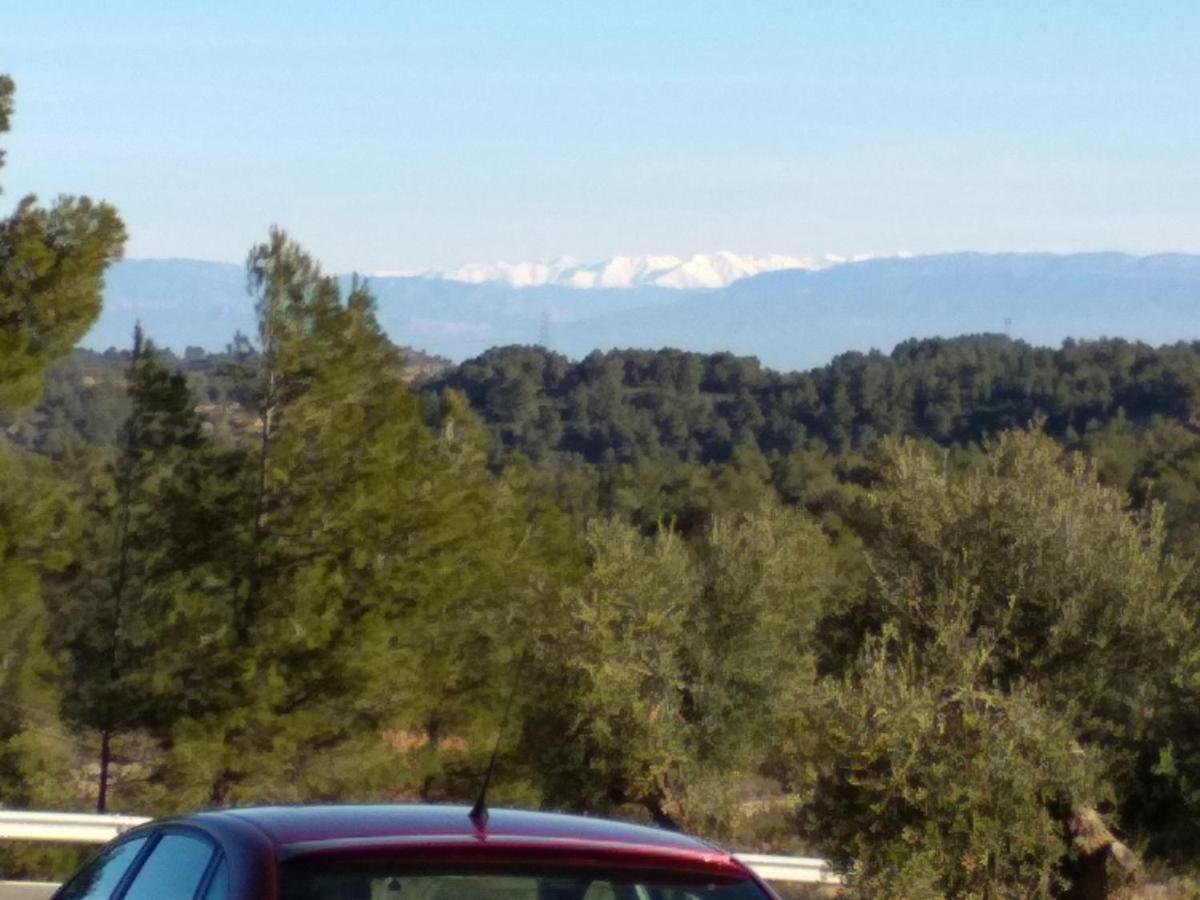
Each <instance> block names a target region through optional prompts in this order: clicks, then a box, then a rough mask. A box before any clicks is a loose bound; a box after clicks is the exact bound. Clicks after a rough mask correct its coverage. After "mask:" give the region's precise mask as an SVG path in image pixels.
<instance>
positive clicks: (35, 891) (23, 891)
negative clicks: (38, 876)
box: [0, 881, 58, 900]
mask: <svg viewBox="0 0 1200 900" xmlns="http://www.w3.org/2000/svg"><path fill="white" fill-rule="evenodd" d="M57 890H58V885H57V884H54V883H53V882H49V881H0V900H48V898H49V897H51V896H53V894H54V892H55V891H57Z"/></svg>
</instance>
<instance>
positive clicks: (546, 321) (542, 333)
mask: <svg viewBox="0 0 1200 900" xmlns="http://www.w3.org/2000/svg"><path fill="white" fill-rule="evenodd" d="M538 346H540V347H542V348H543V349H545V350H549V349H550V311H549V310H546V311H545V312H543V313H542V327H541V328H539V329H538Z"/></svg>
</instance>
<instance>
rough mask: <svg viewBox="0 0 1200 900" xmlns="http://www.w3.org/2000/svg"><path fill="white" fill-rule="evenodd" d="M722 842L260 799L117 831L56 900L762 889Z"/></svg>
mask: <svg viewBox="0 0 1200 900" xmlns="http://www.w3.org/2000/svg"><path fill="white" fill-rule="evenodd" d="M773 896H774V895H773V894H772V893H771V891H770V890H769V889H768V888H767V887H766V886H765V885H764V884H763V883H762V882H761V881H760V880H759V879H758V878H757V877H755V875H754V874H753V873H752V872H751V871H750V870H749V869H748V868H746V867H745V866H744V865H742V863H740V862H738V860H736V859H734V858H733V857H732V856H730V855H729V854H728V853H727V852H725V851H724V850H721V849H719V848H717V847H714V846H712V845H711V844H707V843H705V842H704V841H701V840H697V839H696V838H692V837H687V836H684V835H681V834H676V833H673V832H667V831H660V830H657V829H653V828H643V827H640V826H636V825H626V824H621V823H618V822H611V821H607V820H603V819H592V818H585V817H582V816H566V815H553V814H548V813H532V812H516V811H510V810H494V811H492V812H491V813H490V814H489V815H488V816H486V817H483V818H482V819H481V818H479V817H476V819H472V818H471V816H470V814H469V812H468V810H467V809H466V808H465V807H449V806H328V807H263V808H253V809H237V810H226V811H221V812H204V813H196V814H194V815H189V816H183V817H180V818H176V819H163V820H160V821H156V822H151V823H149V824H147V825H143V826H140V827H138V828H136V829H133V830H131V831H128V832H126V833H125V834H123V835H121V837H119V838H118V839H117V840H115V841H113V842H112V843H111V844H109V845H108V846H107V847H106V848H105V849H104V850H103V851H102V852H101V853H100V854H99V855H98V856H97V857H96V858H95V859H93V860H92V861H91V862H90V863H89V864H88V865H86V866H85V867H84V868H83V869H81V870H80V871H79V872H78V873H77V874H76V875H75V876H74V877H72V878H71V879H70V880H69V881H67V882H66V883H65V884H64V885H63V886H62V887H61V888H60V889H59V890H58V892H57V893H56V894H55V895H54V897H55V898H57V900H83V898H97V900H101V898H103V900H773Z"/></svg>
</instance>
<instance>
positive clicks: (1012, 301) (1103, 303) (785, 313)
mask: <svg viewBox="0 0 1200 900" xmlns="http://www.w3.org/2000/svg"><path fill="white" fill-rule="evenodd" d="M785 261H786V262H785ZM739 273H742V274H739ZM710 281H711V282H712V283H711V284H709V282H710ZM370 282H371V286H372V288H373V290H374V293H375V295H376V296H377V297H378V299H379V317H380V321H381V322H382V324H383V325H384V327H385V328H386V329H387V331H388V334H389V335H390V336H391V337H392V339H393V340H395V341H396V342H397V343H399V344H405V345H410V346H414V347H418V348H421V349H424V350H426V351H428V352H431V353H437V354H440V355H443V356H446V357H449V358H450V359H452V360H461V359H465V358H469V357H471V356H475V355H477V354H478V353H480V352H482V351H483V350H485V349H486V348H488V347H491V346H495V345H500V344H512V343H516V344H533V343H542V342H546V343H548V344H549V345H550V346H551V347H552V348H553V349H555V350H557V351H559V352H562V353H565V354H567V355H569V356H573V357H579V356H583V355H585V354H586V353H588V352H590V351H591V350H593V349H597V348H600V349H608V348H611V347H643V348H658V347H664V346H672V347H678V348H681V349H686V350H698V351H708V352H714V351H720V350H729V351H732V352H734V353H737V354H743V355H754V356H758V357H759V358H760V359H762V360H763V362H764V363H766V364H767V365H770V366H772V367H775V368H779V369H795V368H807V367H810V366H814V365H820V364H822V363H824V362H827V361H828V360H829V359H830V358H831V357H832V356H834V355H836V354H838V353H841V352H843V351H847V350H862V351H866V350H869V349H872V348H877V349H881V350H884V351H888V350H890V349H891V348H892V346H893V345H895V344H896V343H898V342H899V341H902V340H905V339H907V338H910V337H931V336H937V335H944V336H949V335H955V334H963V333H975V332H1000V331H1005V330H1008V331H1009V332H1010V333H1011V334H1012V335H1013V336H1014V337H1020V338H1024V339H1026V340H1029V341H1032V342H1036V343H1041V344H1057V343H1059V342H1060V341H1062V340H1063V339H1064V338H1069V337H1071V338H1095V337H1102V336H1112V337H1125V338H1129V339H1137V340H1144V341H1148V342H1151V343H1167V342H1174V341H1177V340H1185V339H1193V338H1196V337H1200V255H1189V254H1169V255H1168V254H1164V255H1157V256H1141V257H1139V256H1130V255H1126V254H1121V253H1087V254H1066V255H1053V254H1024V253H1006V254H977V253H962V254H947V255H937V256H917V257H886V258H876V259H863V260H857V261H849V262H837V261H835V260H829V259H821V260H819V259H802V258H795V257H737V256H735V255H733V254H713V255H711V256H704V257H699V256H698V257H692V258H690V259H688V260H682V259H678V258H675V257H618V258H615V259H613V260H608V261H606V262H603V263H597V264H590V265H581V264H577V263H574V262H573V261H566V260H560V261H559V262H558V263H545V264H540V263H539V264H531V263H523V264H514V265H509V266H506V265H504V264H498V265H496V266H493V267H490V268H489V267H483V266H476V267H464V268H462V269H459V270H455V271H454V272H447V273H422V274H405V275H396V274H391V275H388V274H383V275H378V276H374V277H372V278H371V279H370ZM584 288H590V289H584ZM138 320H140V321H141V322H142V325H143V327H144V328H145V329H146V331H147V333H148V334H150V335H151V336H152V337H153V338H154V339H155V341H156V342H158V343H159V344H162V345H166V346H169V347H171V348H173V349H175V350H183V349H185V348H186V347H187V346H189V345H191V346H200V347H203V348H205V349H209V350H212V349H218V348H220V347H223V346H224V345H225V344H227V343H228V342H229V340H230V338H231V337H232V335H233V334H234V332H235V331H237V330H241V331H243V332H246V333H252V331H253V302H252V300H251V298H250V297H249V296H248V295H247V293H246V287H245V276H244V273H243V271H242V269H241V267H239V266H236V265H231V264H228V263H217V262H202V261H195V260H126V261H122V262H120V263H118V264H117V265H115V266H114V267H113V268H112V270H111V271H110V273H109V275H108V278H107V284H106V290H105V307H104V312H103V314H102V315H101V318H100V321H99V322H98V323H97V325H96V326H95V328H94V329H93V330H92V332H91V333H90V334H89V335H88V336H87V338H85V340H84V341H83V344H84V346H86V347H90V348H93V349H100V350H103V349H106V348H107V347H109V346H125V345H127V344H128V343H129V340H130V335H131V333H132V330H133V326H134V323H135V321H138Z"/></svg>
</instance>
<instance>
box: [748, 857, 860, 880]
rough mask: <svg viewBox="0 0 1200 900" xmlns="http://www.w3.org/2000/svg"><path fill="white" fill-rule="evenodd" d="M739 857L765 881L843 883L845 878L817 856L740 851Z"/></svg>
mask: <svg viewBox="0 0 1200 900" xmlns="http://www.w3.org/2000/svg"><path fill="white" fill-rule="evenodd" d="M737 858H738V859H740V860H741V861H742V862H744V863H745V864H746V865H747V866H749V867H750V868H751V869H753V870H754V874H755V875H757V876H758V877H759V878H761V879H762V880H763V881H779V882H788V883H791V884H843V883H844V879H843V878H842V876H841V875H839V874H838V873H837V872H835V871H833V869H831V868H830V867H829V863H828V862H826V861H825V860H823V859H820V858H818V857H815V856H767V855H765V854H762V853H738V854H737Z"/></svg>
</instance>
